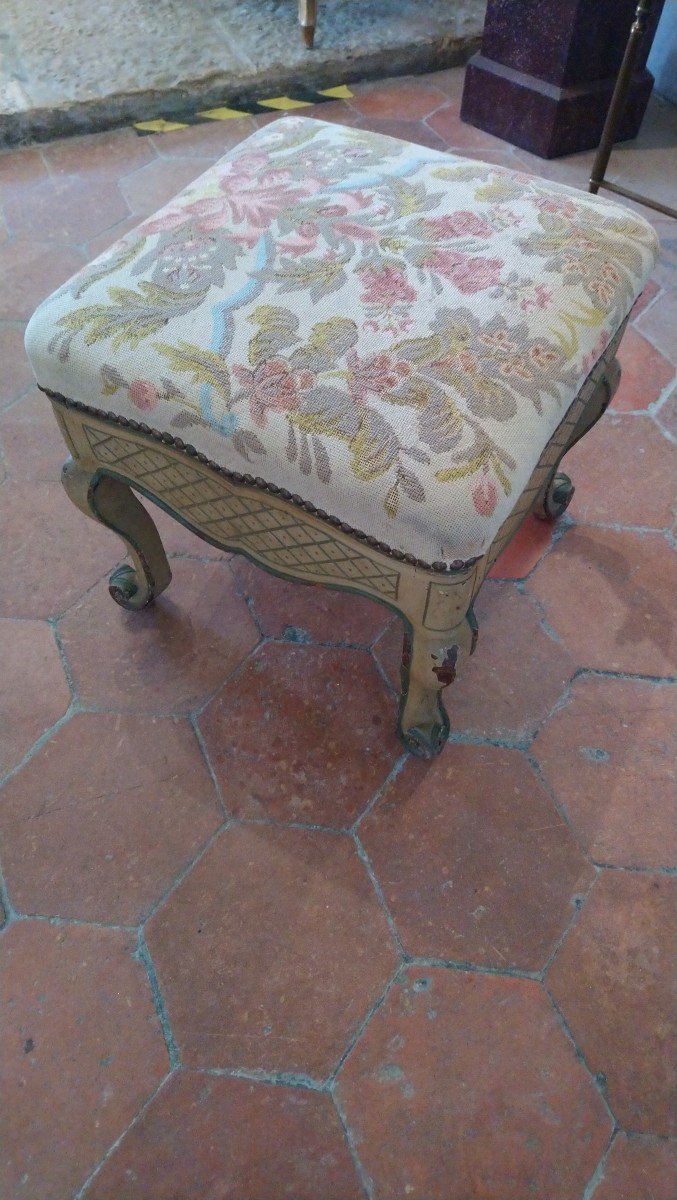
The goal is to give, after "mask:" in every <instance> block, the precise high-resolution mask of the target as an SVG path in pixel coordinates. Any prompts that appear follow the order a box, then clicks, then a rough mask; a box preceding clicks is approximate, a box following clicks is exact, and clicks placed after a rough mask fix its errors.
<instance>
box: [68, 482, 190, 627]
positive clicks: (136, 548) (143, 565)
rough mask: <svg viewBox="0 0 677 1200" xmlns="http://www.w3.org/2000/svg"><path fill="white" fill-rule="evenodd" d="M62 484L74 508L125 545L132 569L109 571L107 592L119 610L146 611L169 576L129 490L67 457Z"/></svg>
mask: <svg viewBox="0 0 677 1200" xmlns="http://www.w3.org/2000/svg"><path fill="white" fill-rule="evenodd" d="M61 482H62V483H63V486H64V488H65V489H66V492H67V494H68V496H69V497H70V499H71V500H72V501H73V504H75V505H76V507H77V508H79V509H80V511H81V512H83V513H85V514H86V515H87V516H88V517H91V518H92V519H93V520H95V521H98V522H99V523H100V524H101V525H105V526H107V528H108V529H113V530H114V531H115V533H117V534H118V535H119V536H120V537H121V538H122V540H123V542H124V543H125V546H126V547H127V551H128V553H129V555H130V556H131V559H132V562H133V564H134V565H133V566H129V565H128V564H124V565H123V566H121V567H118V568H117V570H115V571H113V574H112V575H111V577H110V583H109V588H108V590H109V591H110V594H111V596H112V597H113V599H114V600H115V602H116V604H119V605H121V606H122V608H129V609H139V608H145V606H146V605H147V604H150V603H151V601H152V600H154V599H155V597H156V596H159V595H160V593H161V592H163V591H164V590H165V588H166V587H167V586H168V584H169V582H170V580H171V577H172V573H171V571H170V569H169V563H168V562H167V556H166V554H165V552H164V548H163V545H162V542H161V541H160V535H159V533H158V531H157V529H156V528H155V525H154V523H153V521H152V519H151V517H150V516H149V514H148V513H147V512H146V509H145V508H144V507H143V505H142V504H141V503H140V501H139V500H137V498H136V496H135V495H134V493H133V491H132V490H131V488H130V487H129V486H128V485H127V484H126V483H121V482H120V480H118V479H113V478H111V477H110V476H108V475H100V474H99V473H98V472H97V471H95V472H92V471H91V470H87V469H85V468H84V467H81V466H80V465H79V464H78V463H77V462H76V461H75V460H74V459H72V458H69V459H68V460H67V461H66V462H65V463H64V466H63V470H62V472H61Z"/></svg>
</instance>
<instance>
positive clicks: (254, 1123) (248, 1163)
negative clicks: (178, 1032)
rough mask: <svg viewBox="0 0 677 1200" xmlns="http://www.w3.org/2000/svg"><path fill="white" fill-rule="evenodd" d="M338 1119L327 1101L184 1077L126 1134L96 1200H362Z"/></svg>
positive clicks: (239, 1082) (94, 1189)
mask: <svg viewBox="0 0 677 1200" xmlns="http://www.w3.org/2000/svg"><path fill="white" fill-rule="evenodd" d="M363 1195H364V1193H363V1191H362V1188H361V1187H360V1185H359V1183H358V1181H357V1177H356V1174H355V1168H354V1166H353V1163H352V1159H351V1157H350V1153H349V1151H348V1147H347V1145H346V1141H345V1138H344V1135H343V1130H342V1128H341V1125H340V1122H339V1119H338V1116H337V1114H336V1110H335V1108H334V1106H333V1104H332V1102H331V1100H330V1098H329V1096H327V1095H324V1094H322V1093H319V1092H309V1091H303V1090H302V1089H300V1088H291V1087H283V1086H280V1085H275V1086H274V1085H270V1084H265V1083H252V1082H251V1080H248V1079H225V1078H223V1077H214V1076H213V1075H201V1074H197V1073H196V1074H192V1073H191V1074H185V1073H183V1072H178V1073H177V1074H175V1075H174V1076H173V1077H172V1078H171V1079H169V1080H168V1082H167V1083H166V1084H165V1086H164V1087H163V1088H162V1090H161V1091H160V1092H159V1094H158V1095H157V1096H156V1097H155V1098H154V1100H153V1101H152V1102H151V1104H150V1105H149V1107H148V1108H147V1109H146V1110H145V1112H144V1113H143V1115H142V1117H141V1119H140V1120H139V1121H138V1122H137V1123H136V1124H135V1125H134V1126H133V1127H132V1128H131V1129H130V1130H129V1132H128V1133H126V1134H125V1136H124V1138H123V1139H122V1142H121V1144H120V1145H119V1146H118V1147H117V1148H116V1149H115V1150H114V1151H113V1154H112V1155H111V1157H110V1158H109V1159H108V1160H107V1162H106V1163H105V1164H104V1166H103V1169H102V1170H101V1171H100V1172H99V1174H98V1175H97V1176H96V1178H95V1179H94V1180H93V1181H92V1183H91V1184H90V1185H89V1187H88V1188H87V1190H86V1192H85V1196H86V1197H87V1200H122V1198H123V1197H124V1200H150V1197H152V1200H176V1197H178V1196H194V1197H198V1196H199V1197H204V1200H206V1198H207V1197H214V1198H216V1197H217V1196H218V1197H219V1198H221V1197H223V1200H272V1197H278V1196H279V1197H283V1196H288V1197H294V1200H318V1197H320V1196H321V1197H322V1200H359V1198H360V1197H362V1196H363Z"/></svg>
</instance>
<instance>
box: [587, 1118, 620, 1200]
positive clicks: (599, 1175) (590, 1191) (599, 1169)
mask: <svg viewBox="0 0 677 1200" xmlns="http://www.w3.org/2000/svg"><path fill="white" fill-rule="evenodd" d="M617 1134H618V1129H616V1128H614V1129H612V1131H611V1137H610V1138H609V1142H608V1144H607V1147H606V1149H605V1150H603V1151H602V1157H601V1158H600V1160H599V1162H598V1163H597V1166H596V1167H595V1170H594V1171H593V1173H592V1175H591V1177H590V1179H589V1180H588V1182H587V1184H586V1188H585V1191H584V1192H583V1195H582V1197H581V1200H592V1197H593V1196H594V1194H595V1192H596V1191H597V1185H598V1184H599V1183H601V1181H602V1180H603V1178H604V1171H605V1168H606V1164H607V1159H608V1157H609V1154H610V1152H611V1147H612V1146H613V1144H614V1142H615V1141H616V1135H617Z"/></svg>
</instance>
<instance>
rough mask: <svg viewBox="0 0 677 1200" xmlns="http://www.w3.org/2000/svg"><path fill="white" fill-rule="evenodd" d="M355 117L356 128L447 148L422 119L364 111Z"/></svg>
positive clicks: (422, 144)
mask: <svg viewBox="0 0 677 1200" xmlns="http://www.w3.org/2000/svg"><path fill="white" fill-rule="evenodd" d="M440 99H441V97H440ZM318 116H319V113H318ZM355 117H356V119H355V121H354V122H351V124H354V125H355V128H356V129H367V130H369V132H370V133H380V134H382V135H383V136H384V137H393V138H399V139H400V141H402V142H413V143H414V144H415V145H417V146H430V147H431V148H432V149H433V150H442V151H444V150H446V148H447V144H446V142H445V141H444V138H441V137H440V135H439V133H435V132H434V131H433V130H432V129H428V126H427V125H426V124H425V123H424V122H422V121H407V120H406V119H404V120H403V119H402V118H395V119H393V118H385V119H384V118H381V117H372V116H367V115H366V113H356V114H355ZM321 119H322V118H321V117H320V120H321Z"/></svg>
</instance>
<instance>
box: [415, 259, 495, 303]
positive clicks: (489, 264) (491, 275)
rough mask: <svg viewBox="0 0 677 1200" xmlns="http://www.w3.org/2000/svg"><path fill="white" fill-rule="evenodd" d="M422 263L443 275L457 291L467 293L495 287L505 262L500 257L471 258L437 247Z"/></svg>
mask: <svg viewBox="0 0 677 1200" xmlns="http://www.w3.org/2000/svg"><path fill="white" fill-rule="evenodd" d="M424 265H425V266H426V267H427V268H428V270H430V271H435V272H436V273H437V274H438V275H443V276H444V277H445V279H448V280H449V281H450V282H451V283H453V284H454V286H455V287H456V288H458V290H459V292H464V293H465V294H467V295H469V294H471V293H472V292H481V291H484V290H485V288H490V287H496V285H497V284H499V283H500V282H501V275H500V273H501V270H502V269H503V267H504V266H505V263H504V262H503V259H501V258H473V257H471V256H470V255H468V254H460V253H459V252H458V251H457V250H442V249H438V250H435V251H434V252H433V254H432V255H431V256H430V257H429V258H427V259H426V261H425V264H424Z"/></svg>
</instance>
